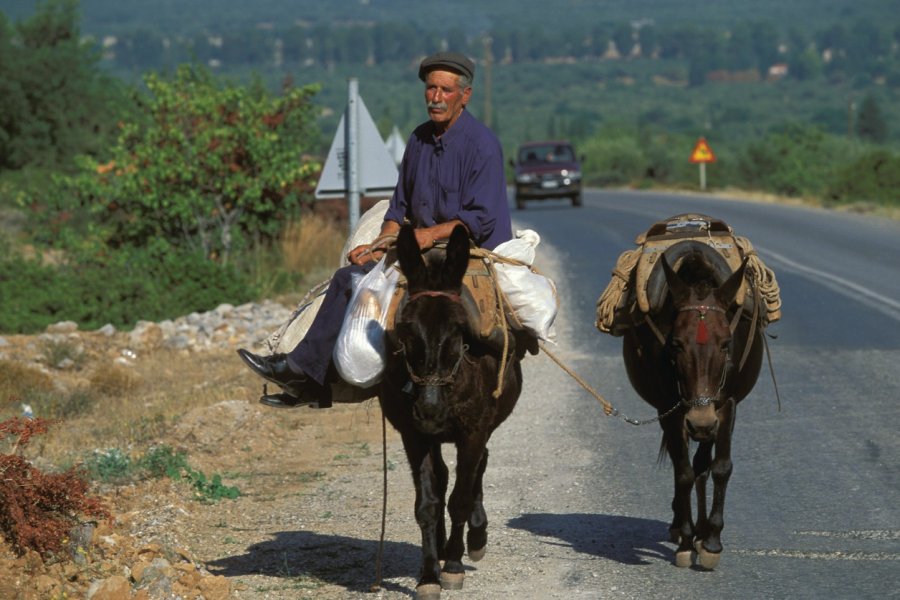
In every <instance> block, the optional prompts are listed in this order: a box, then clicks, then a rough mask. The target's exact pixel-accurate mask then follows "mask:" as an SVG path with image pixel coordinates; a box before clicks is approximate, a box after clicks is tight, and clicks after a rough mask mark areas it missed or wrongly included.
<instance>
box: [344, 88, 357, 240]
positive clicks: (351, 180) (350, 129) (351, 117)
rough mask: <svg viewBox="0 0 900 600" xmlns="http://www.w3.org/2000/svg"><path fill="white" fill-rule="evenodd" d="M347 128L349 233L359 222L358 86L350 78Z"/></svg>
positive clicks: (346, 171) (345, 145)
mask: <svg viewBox="0 0 900 600" xmlns="http://www.w3.org/2000/svg"><path fill="white" fill-rule="evenodd" d="M347 93H348V98H347V114H346V117H347V128H346V129H345V130H344V131H345V132H346V140H345V144H344V147H345V148H346V149H347V169H346V170H345V171H344V172H345V174H346V178H347V181H346V184H347V201H348V203H349V219H350V233H353V230H355V229H356V223H357V222H358V221H359V86H358V83H357V80H356V78H355V77H351V78H350V80H349V81H348V86H347Z"/></svg>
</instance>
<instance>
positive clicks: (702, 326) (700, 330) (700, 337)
mask: <svg viewBox="0 0 900 600" xmlns="http://www.w3.org/2000/svg"><path fill="white" fill-rule="evenodd" d="M705 317H706V314H705V313H704V312H702V311H701V312H700V322H699V323H697V343H698V344H705V343H707V342H708V341H709V332H708V331H707V330H706V319H705Z"/></svg>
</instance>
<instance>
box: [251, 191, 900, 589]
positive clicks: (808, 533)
mask: <svg viewBox="0 0 900 600" xmlns="http://www.w3.org/2000/svg"><path fill="white" fill-rule="evenodd" d="M685 212H701V213H705V214H709V215H711V216H714V217H717V218H721V219H723V220H725V221H726V222H727V223H729V224H730V225H731V226H732V227H733V228H734V229H735V232H736V233H737V234H738V235H743V236H746V237H748V238H749V239H750V240H751V241H752V242H753V244H754V246H755V247H756V249H757V250H758V252H759V254H760V256H761V257H762V258H763V260H764V261H765V262H766V264H767V265H768V266H769V267H771V268H772V269H774V271H775V273H776V276H777V279H778V283H779V284H780V287H781V296H782V300H783V302H784V305H783V317H782V319H781V321H779V322H777V323H775V324H773V325H772V326H771V327H770V328H769V332H770V333H771V334H773V335H775V336H777V338H776V339H772V340H770V348H771V353H772V361H773V365H774V369H775V374H776V378H777V383H778V389H779V391H780V396H781V410H780V411H779V407H778V402H777V400H776V396H775V386H774V384H773V382H772V379H771V377H770V375H769V373H768V371H767V370H765V369H764V371H763V373H762V375H761V377H760V379H759V382H758V383H757V386H756V388H755V389H754V391H753V393H751V395H750V396H748V398H747V399H745V400H744V401H743V402H742V403H741V405H740V406H739V408H738V412H737V423H736V427H735V434H734V441H733V460H734V472H733V475H732V477H731V482H730V485H729V487H728V497H727V499H726V506H725V529H724V531H723V533H722V542H723V545H724V553H723V556H722V559H721V562H720V564H719V565H718V567H717V568H716V570H714V571H702V570H699V569H695V568H685V569H681V568H677V567H675V566H674V564H673V562H674V548H675V547H674V545H673V544H671V543H669V542H668V523H669V521H670V519H671V509H670V503H671V497H672V487H673V485H672V470H671V466H670V465H669V464H668V463H665V464H662V465H659V464H657V454H658V449H659V442H660V431H659V427H658V425H656V424H653V425H648V426H643V427H635V426H632V425H630V424H628V423H626V422H624V421H623V420H620V419H616V418H613V417H607V416H605V415H604V413H603V411H602V410H601V407H600V404H599V403H598V401H597V400H596V399H594V398H593V397H592V396H591V395H590V394H588V393H587V392H586V391H585V390H584V389H583V388H582V387H581V386H580V385H578V384H577V383H576V382H575V381H574V380H573V379H572V378H571V377H570V376H569V375H568V374H566V373H565V372H563V370H562V369H560V368H559V367H558V366H557V365H556V363H554V362H552V361H551V360H550V359H549V358H548V357H547V356H545V355H538V356H529V357H526V359H525V362H524V364H523V370H524V377H525V387H524V392H523V394H522V396H521V398H520V400H519V404H518V406H517V407H516V410H515V411H514V412H513V414H512V416H511V417H510V418H509V419H508V420H507V422H506V423H504V424H503V425H502V426H501V427H500V428H499V429H498V430H497V431H496V432H495V434H494V437H493V439H492V440H491V443H490V446H489V447H490V453H491V454H490V461H489V464H488V467H487V471H486V474H485V508H486V510H487V514H488V519H489V523H490V524H489V527H488V530H489V539H488V546H487V555H486V557H485V558H484V559H483V560H482V561H480V562H478V563H474V564H473V563H471V562H468V561H467V560H466V559H465V558H464V562H466V566H467V573H466V582H465V586H464V588H463V590H461V591H444V592H443V594H442V598H443V599H444V600H460V599H464V598H468V599H479V600H481V599H489V600H490V599H500V598H504V599H505V598H524V599H545V598H560V599H571V598H576V599H582V598H583V599H588V598H590V599H594V598H602V599H605V598H628V599H664V598H737V599H758V598H785V599H788V598H789V599H806V598H809V599H822V598H898V597H900V591H898V590H900V477H898V475H900V443H898V438H897V429H898V424H900V423H898V421H900V418H898V416H900V410H898V408H897V398H898V397H900V370H898V368H897V365H898V364H900V302H898V300H900V223H897V222H892V221H884V220H879V219H876V218H872V217H863V216H858V215H852V214H846V213H836V212H830V211H825V210H816V209H809V208H802V207H797V206H783V205H777V204H762V203H753V202H743V201H734V200H723V199H717V198H715V197H713V196H711V195H703V196H693V197H692V196H685V195H662V194H651V193H634V192H616V191H603V192H598V191H587V192H586V193H585V195H584V206H583V207H581V208H573V207H571V206H570V205H569V204H568V203H566V202H563V201H553V202H543V203H530V204H529V205H528V206H527V208H526V209H525V210H522V211H515V212H514V215H513V216H514V228H516V229H524V228H529V229H534V230H536V231H538V232H539V233H540V235H541V236H542V239H543V241H542V242H541V245H540V246H539V247H538V260H537V266H538V268H539V269H540V270H541V271H542V272H543V273H545V274H547V275H549V276H551V277H552V278H553V279H554V281H555V282H556V284H557V287H558V291H559V296H560V301H561V307H560V313H559V317H558V319H557V325H556V326H557V335H558V343H557V344H556V345H551V346H549V348H550V349H551V351H552V352H553V353H554V354H555V355H557V356H558V357H559V359H560V360H561V361H563V362H564V363H565V364H566V365H567V366H568V367H570V368H571V369H573V370H574V371H575V372H577V373H578V374H579V375H580V376H581V377H583V378H584V379H585V380H586V381H587V382H588V383H589V384H590V385H591V386H592V387H594V388H595V389H596V390H598V391H599V392H600V393H601V394H603V396H604V397H605V398H606V399H607V400H609V401H610V402H612V403H613V404H615V405H616V406H617V407H618V408H619V409H620V410H621V411H622V412H623V413H625V414H627V415H629V416H631V417H635V418H648V417H652V416H653V415H654V412H653V410H652V409H651V408H650V406H649V405H647V404H645V403H644V402H643V401H642V400H641V399H640V398H639V397H637V395H636V394H635V393H634V392H633V391H632V389H631V387H630V384H629V383H628V379H627V376H626V374H625V369H624V365H623V364H622V359H621V339H619V338H614V337H611V336H608V335H605V334H602V333H600V332H598V331H597V330H596V329H595V328H594V320H595V305H596V301H597V298H598V297H599V295H600V294H601V292H602V291H603V289H604V288H605V287H606V285H607V283H608V282H609V278H610V272H611V270H612V268H613V267H614V265H615V262H616V259H617V258H618V256H619V255H620V253H621V252H623V251H624V250H628V249H631V248H633V247H634V243H633V242H634V237H635V236H636V235H637V234H639V233H641V232H642V231H645V230H646V229H647V228H648V227H649V226H650V225H651V224H652V223H654V222H656V221H658V220H662V219H665V218H667V217H669V216H672V215H677V214H681V213H685ZM444 456H445V459H447V461H448V463H449V464H450V466H451V469H452V468H453V462H454V461H453V458H454V457H453V451H452V448H445V451H444ZM388 460H389V464H390V465H391V469H390V471H389V475H388V489H389V498H388V517H387V530H386V544H385V553H384V564H383V567H384V569H383V574H384V579H383V586H382V588H381V589H380V591H378V592H376V593H374V594H371V593H367V591H366V590H367V589H368V584H369V583H371V581H372V574H373V572H374V556H375V551H376V548H377V539H378V532H379V519H380V514H381V494H380V487H379V486H380V457H379V456H378V455H377V454H376V455H373V456H372V457H371V459H369V460H368V462H365V463H363V464H361V465H360V468H359V469H358V470H357V471H354V472H353V473H346V474H343V475H342V476H341V477H340V478H336V479H333V480H329V481H328V482H326V483H324V484H323V485H322V487H321V489H319V490H317V491H316V492H315V494H314V496H315V498H317V499H320V500H321V501H322V502H328V506H329V516H330V518H329V520H328V521H327V525H315V526H313V527H312V529H309V530H308V531H306V530H304V531H297V532H295V533H294V534H292V535H294V536H295V537H297V539H304V540H307V539H311V540H313V541H315V542H316V543H315V546H316V550H315V551H309V552H304V553H300V554H298V555H297V558H296V559H294V560H291V562H290V565H289V566H290V569H291V572H292V573H298V572H299V573H303V572H313V573H315V574H316V576H317V577H318V579H319V580H320V581H321V582H322V583H321V584H320V585H319V587H318V588H317V589H316V590H315V591H314V592H310V593H309V594H306V593H304V592H295V593H293V595H291V594H290V593H288V592H285V593H286V594H288V595H278V594H274V593H269V592H260V593H256V592H255V591H254V590H252V589H251V590H247V591H246V592H244V593H242V594H241V597H242V598H244V597H246V598H254V599H255V598H282V597H285V598H287V597H295V598H297V597H316V598H329V599H332V598H373V597H379V598H409V597H412V596H413V595H414V588H415V582H416V576H417V573H418V569H419V566H420V552H419V540H420V534H419V530H418V527H417V526H416V523H415V520H414V516H413V489H412V484H411V478H410V476H409V471H408V468H407V466H406V462H405V459H404V457H403V452H402V447H401V445H400V443H399V441H398V440H396V439H395V440H394V441H392V442H391V443H390V444H389V446H388ZM451 472H452V471H451ZM710 487H711V486H710ZM305 502H309V500H307V501H305ZM323 552H324V553H325V554H323ZM315 557H318V559H316V558H315ZM313 560H321V561H325V560H327V569H325V568H324V567H323V566H318V567H316V566H315V564H313V562H311V561H313ZM323 564H324V563H323ZM323 573H324V575H323Z"/></svg>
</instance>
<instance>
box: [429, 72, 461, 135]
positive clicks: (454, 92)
mask: <svg viewBox="0 0 900 600" xmlns="http://www.w3.org/2000/svg"><path fill="white" fill-rule="evenodd" d="M471 95H472V88H465V89H460V87H459V75H457V74H456V73H454V72H452V71H441V70H437V69H435V70H434V71H430V72H429V73H428V74H427V75H426V76H425V103H426V106H427V107H428V118H430V119H431V121H432V122H433V123H434V124H435V125H436V126H437V127H438V129H439V130H441V131H443V130H446V129H447V128H448V127H450V126H451V125H453V123H454V122H455V121H456V119H457V118H459V115H460V113H462V110H463V108H464V107H465V105H466V104H468V103H469V97H470V96H471Z"/></svg>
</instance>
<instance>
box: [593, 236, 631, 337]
mask: <svg viewBox="0 0 900 600" xmlns="http://www.w3.org/2000/svg"><path fill="white" fill-rule="evenodd" d="M640 257H641V249H640V248H635V249H634V250H626V251H625V252H623V253H622V254H620V255H619V259H618V260H617V261H616V267H615V268H614V269H613V272H612V275H613V277H612V279H611V280H610V282H609V284H608V285H607V286H606V289H605V290H603V293H602V294H601V295H600V299H599V300H597V322H596V326H597V329H599V330H600V331H602V332H603V333H611V332H612V327H613V322H614V320H615V316H616V309H617V308H619V306H620V305H621V303H622V298H623V296H625V294H626V292H627V291H628V282H629V280H630V279H631V272H632V271H633V270H634V267H635V265H637V262H638V259H639V258H640Z"/></svg>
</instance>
